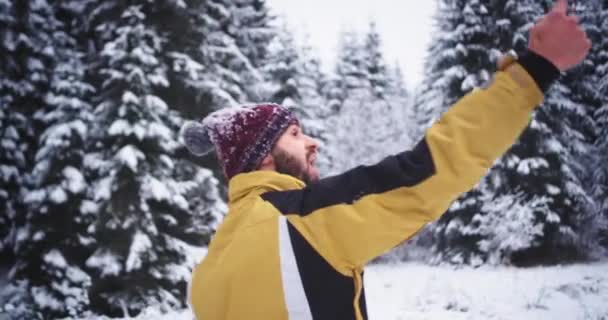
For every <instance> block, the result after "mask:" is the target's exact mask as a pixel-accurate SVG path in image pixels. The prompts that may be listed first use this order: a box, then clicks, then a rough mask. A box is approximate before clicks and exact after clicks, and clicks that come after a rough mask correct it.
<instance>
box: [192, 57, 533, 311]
mask: <svg viewBox="0 0 608 320" xmlns="http://www.w3.org/2000/svg"><path fill="white" fill-rule="evenodd" d="M535 79H536V81H538V79H537V78H536V77H535V78H533V77H532V76H531V75H530V74H529V73H528V72H526V69H524V68H523V67H522V66H521V65H519V64H517V63H516V64H512V65H511V66H510V67H509V68H508V69H507V70H506V71H504V72H503V71H500V72H498V73H497V74H496V75H495V78H494V81H493V82H492V84H491V85H489V86H488V87H487V88H485V89H476V90H474V91H473V92H472V93H470V94H468V95H467V96H465V97H464V98H463V99H461V100H460V101H459V102H458V103H456V104H455V105H454V106H453V107H452V108H451V109H450V110H449V111H447V112H446V113H445V114H444V115H443V116H442V117H441V119H440V120H439V121H438V122H437V123H435V124H434V125H433V126H432V127H431V128H430V129H429V130H428V131H427V133H426V135H425V138H424V139H423V140H422V141H421V142H420V143H419V144H418V145H417V146H416V147H415V148H414V149H413V150H411V151H408V152H404V153H401V154H398V155H395V156H390V157H387V158H386V159H384V160H382V161H381V162H379V163H378V164H375V165H372V166H361V167H358V168H355V169H353V170H350V171H347V172H345V173H344V174H341V175H338V176H335V177H330V178H326V179H322V180H321V181H319V182H316V183H313V184H310V185H308V186H307V185H305V184H304V183H303V182H301V181H299V180H297V179H295V178H293V177H291V176H287V175H282V174H279V173H277V172H273V171H255V172H251V173H244V174H239V175H237V176H235V177H234V178H233V179H232V180H230V182H229V199H230V203H229V207H230V211H229V213H228V215H227V216H226V218H225V220H224V221H223V223H222V225H221V226H220V227H219V229H218V230H217V233H216V234H215V237H214V238H213V241H211V243H210V245H209V250H208V255H207V256H206V258H205V259H204V260H203V261H202V263H200V264H199V265H198V266H197V267H196V268H195V270H194V272H193V277H192V284H191V294H190V303H191V305H192V307H193V310H194V313H195V315H196V317H197V319H199V320H228V319H230V320H233V319H234V320H241V319H248V320H256V319H273V320H282V319H331V320H337V319H357V320H359V319H366V318H367V312H366V307H365V298H364V293H363V282H362V272H363V266H364V265H365V264H366V263H367V262H369V261H370V260H371V259H373V258H375V257H377V256H379V255H381V254H383V253H384V252H386V251H388V250H389V249H391V248H393V247H395V246H396V245H398V244H399V243H401V242H403V241H404V240H406V239H408V238H410V237H412V236H413V235H414V234H415V233H416V232H418V230H420V228H421V227H422V226H423V225H424V224H426V223H427V222H429V221H432V220H434V219H437V218H438V217H439V216H440V215H441V214H442V213H443V212H445V211H446V209H447V208H448V206H449V204H450V203H451V202H452V201H453V200H454V199H455V198H456V197H457V196H458V195H460V194H461V193H463V192H466V191H467V190H469V189H471V188H472V187H473V186H474V185H475V184H476V183H477V182H478V181H479V180H480V178H481V177H482V176H484V175H485V174H486V172H487V171H488V169H489V168H490V167H491V166H492V164H493V162H494V161H495V160H496V159H497V158H498V157H499V156H500V155H502V154H503V153H504V152H505V151H506V150H507V149H508V148H509V147H510V146H511V145H512V144H513V143H514V142H515V140H516V139H517V137H518V136H519V135H520V133H521V132H522V130H523V129H524V128H525V127H526V126H527V124H528V122H529V119H530V112H531V111H532V109H533V108H534V107H535V106H537V105H539V104H540V103H541V101H542V99H543V95H542V92H541V90H540V89H539V88H538V85H537V84H536V83H535Z"/></svg>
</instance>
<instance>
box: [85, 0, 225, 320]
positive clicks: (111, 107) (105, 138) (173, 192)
mask: <svg viewBox="0 0 608 320" xmlns="http://www.w3.org/2000/svg"><path fill="white" fill-rule="evenodd" d="M151 5H152V4H150V3H148V2H145V3H144V2H142V3H141V5H130V6H126V7H121V5H120V4H117V6H116V7H115V8H114V9H115V10H116V9H118V10H116V12H119V13H120V16H119V18H118V19H116V20H112V19H108V20H107V21H103V20H100V21H99V23H98V24H97V26H96V30H97V31H98V39H100V45H101V48H102V49H101V52H100V56H99V59H100V62H99V64H98V65H97V66H96V68H97V69H95V70H92V72H95V73H97V74H99V75H100V79H99V83H100V89H99V90H98V94H97V97H98V99H99V102H98V104H97V107H96V110H95V114H94V123H95V125H96V126H95V127H94V128H93V133H92V135H93V136H92V139H93V149H94V150H93V151H94V152H92V153H90V154H89V155H87V158H86V159H85V161H86V163H87V165H88V167H87V169H88V170H89V173H90V175H91V177H92V178H93V179H94V188H93V191H94V194H93V197H94V200H95V201H96V205H97V212H96V213H97V220H96V221H95V223H94V224H93V225H91V227H90V230H89V231H90V232H92V233H93V235H94V237H95V239H96V241H97V243H98V245H97V247H96V251H95V253H94V254H93V255H91V256H90V257H89V258H88V259H87V261H86V266H87V267H88V268H90V269H91V270H92V271H91V273H92V288H91V290H90V291H89V299H90V301H91V309H92V310H93V311H94V312H96V313H102V314H106V315H111V316H127V315H134V314H137V313H139V312H140V311H141V310H142V309H143V308H145V307H147V306H150V305H153V306H155V307H157V308H159V309H161V310H167V309H168V308H174V307H183V306H184V304H185V296H186V283H187V280H188V279H189V277H190V269H191V267H192V265H193V264H194V262H195V261H196V260H197V259H199V258H200V252H199V253H197V252H196V251H197V250H198V249H197V248H198V247H195V246H193V245H192V242H193V241H194V242H197V244H199V245H201V244H203V243H204V242H205V241H206V240H208V239H207V238H208V234H207V235H205V234H203V233H201V232H200V231H201V230H200V228H203V227H197V225H196V222H197V221H198V220H201V219H200V218H207V219H208V218H209V217H212V216H213V215H216V214H217V213H218V211H219V210H220V209H222V208H221V203H220V201H218V200H217V197H218V194H217V181H216V180H215V179H214V178H213V177H212V176H211V173H210V172H209V171H208V170H199V171H198V172H190V173H191V174H196V175H192V176H190V177H189V179H188V181H179V180H177V179H176V178H175V177H176V176H183V175H185V174H186V173H183V172H181V170H182V168H178V167H179V163H177V162H176V161H174V160H173V159H172V154H173V152H174V151H175V149H176V148H177V147H178V145H179V144H178V141H177V131H176V130H175V129H174V128H176V127H179V124H180V120H179V118H177V116H176V114H175V112H174V111H172V110H170V109H169V107H168V105H167V104H166V103H165V101H163V100H162V99H161V98H159V97H158V96H157V95H156V91H157V90H158V88H162V87H167V86H168V85H169V84H168V80H167V77H166V72H167V66H165V65H164V64H162V61H161V60H160V59H159V57H161V56H162V53H163V52H164V47H163V45H164V43H165V42H166V40H165V39H164V38H162V37H161V36H160V35H159V32H157V30H155V29H154V28H153V27H152V26H150V25H148V24H146V22H147V20H146V15H145V13H144V12H145V10H149V9H150V7H149V6H151ZM99 6H100V7H99V8H101V6H107V4H99ZM106 8H107V7H106ZM97 9H98V8H94V9H93V10H97ZM148 12H149V11H148ZM190 168H191V167H190ZM198 188H206V189H208V190H207V192H205V196H204V197H207V196H209V197H210V198H209V199H207V198H204V197H201V198H200V200H201V201H196V200H193V201H187V200H186V199H187V198H188V196H190V195H191V193H192V191H193V190H194V189H197V190H201V189H198ZM203 200H204V201H203ZM194 210H200V211H197V212H194ZM204 225H210V221H205V224H204Z"/></svg>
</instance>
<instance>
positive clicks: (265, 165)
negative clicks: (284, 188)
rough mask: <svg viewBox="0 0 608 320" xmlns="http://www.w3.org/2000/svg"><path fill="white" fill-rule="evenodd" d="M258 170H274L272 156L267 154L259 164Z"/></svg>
mask: <svg viewBox="0 0 608 320" xmlns="http://www.w3.org/2000/svg"><path fill="white" fill-rule="evenodd" d="M258 169H259V170H274V158H273V157H272V154H270V153H269V154H267V155H266V156H265V157H264V158H263V159H262V161H261V162H260V166H259V168H258Z"/></svg>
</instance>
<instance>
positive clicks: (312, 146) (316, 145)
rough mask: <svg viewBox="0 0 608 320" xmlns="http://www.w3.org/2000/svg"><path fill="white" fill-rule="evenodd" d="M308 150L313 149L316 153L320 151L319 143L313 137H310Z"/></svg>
mask: <svg viewBox="0 0 608 320" xmlns="http://www.w3.org/2000/svg"><path fill="white" fill-rule="evenodd" d="M308 148H310V149H313V150H314V151H317V150H319V142H318V141H317V140H316V139H313V138H312V137H308Z"/></svg>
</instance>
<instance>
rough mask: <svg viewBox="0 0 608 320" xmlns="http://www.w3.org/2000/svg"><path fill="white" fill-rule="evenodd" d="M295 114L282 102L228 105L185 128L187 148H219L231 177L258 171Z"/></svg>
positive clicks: (197, 150) (293, 121) (199, 153)
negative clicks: (229, 106) (279, 103)
mask: <svg viewBox="0 0 608 320" xmlns="http://www.w3.org/2000/svg"><path fill="white" fill-rule="evenodd" d="M290 124H298V120H297V119H296V118H295V116H294V115H293V114H292V113H291V112H290V111H289V110H288V109H286V108H284V107H282V106H280V105H278V104H272V103H267V104H258V105H253V106H240V107H235V108H225V109H221V110H218V111H215V112H213V113H211V114H210V115H208V116H207V117H206V118H205V119H203V120H202V121H201V122H189V123H186V124H185V125H184V127H183V128H182V136H183V138H184V143H185V145H186V147H187V148H188V149H189V150H190V152H192V153H193V154H195V155H197V156H202V155H205V154H207V153H209V152H210V151H211V150H212V149H213V147H215V150H216V153H217V157H218V160H219V161H220V165H221V166H222V169H223V170H224V174H225V175H226V177H227V178H228V179H231V178H232V177H233V176H235V175H237V174H239V173H243V172H249V171H253V170H255V169H256V168H257V167H258V166H259V164H260V162H261V161H262V159H264V157H265V156H266V155H267V154H268V153H270V151H271V150H272V147H273V146H274V144H275V143H276V141H277V140H278V139H279V137H280V136H281V135H282V134H283V132H285V130H286V129H287V127H288V126H289V125H290Z"/></svg>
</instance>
